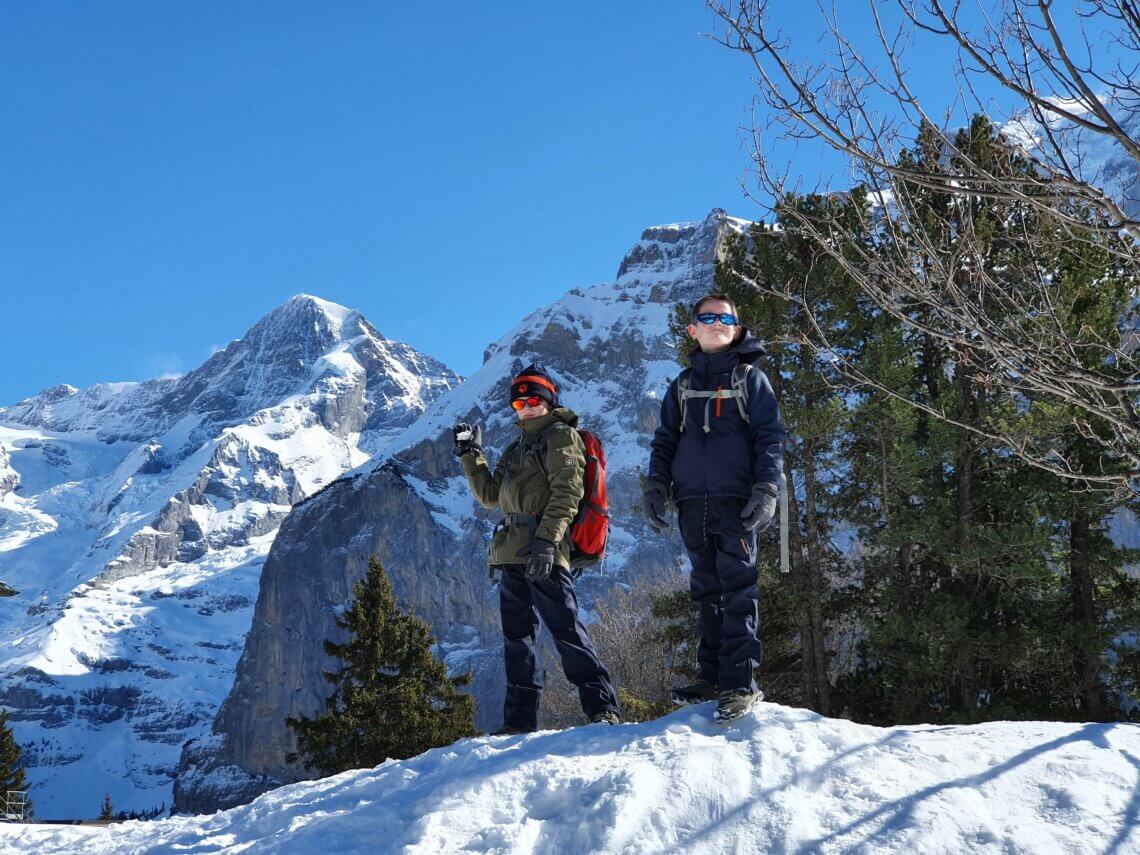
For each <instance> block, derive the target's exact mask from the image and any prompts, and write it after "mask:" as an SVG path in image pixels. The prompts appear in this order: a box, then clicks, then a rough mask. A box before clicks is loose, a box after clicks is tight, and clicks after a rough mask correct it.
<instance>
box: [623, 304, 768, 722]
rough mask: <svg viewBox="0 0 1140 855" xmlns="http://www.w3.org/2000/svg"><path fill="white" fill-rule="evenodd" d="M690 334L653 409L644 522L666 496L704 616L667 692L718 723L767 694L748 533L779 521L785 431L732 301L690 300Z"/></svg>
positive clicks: (659, 525) (655, 522)
mask: <svg viewBox="0 0 1140 855" xmlns="http://www.w3.org/2000/svg"><path fill="white" fill-rule="evenodd" d="M688 333H689V336H690V337H692V338H693V339H694V340H695V341H696V342H697V345H698V347H699V349H698V350H697V352H695V353H694V354H693V360H692V368H691V369H688V370H686V371H684V372H682V374H681V376H680V377H678V378H677V379H676V380H674V381H673V382H672V383H671V384H670V386H669V391H668V393H667V394H666V395H665V400H664V401H662V402H661V425H660V427H658V428H657V431H656V433H654V435H653V441H652V444H651V449H652V450H651V452H650V457H649V478H648V481H647V483H646V489H645V496H644V509H645V516H646V519H647V520H648V522H649V524H650V526H651V527H652V528H653V529H654V530H656V531H658V532H660V531H664V530H665V528H666V525H667V524H666V522H665V502H666V498H667V497H668V496H669V494H670V492H671V493H672V495H673V499H674V501H675V502H676V503H677V517H678V520H677V521H678V523H679V525H680V528H681V539H682V541H683V542H684V544H685V550H686V551H687V552H688V553H689V559H690V561H691V562H692V565H693V569H692V573H691V575H690V588H689V589H690V593H691V595H692V598H693V600H695V601H696V602H697V603H698V606H699V610H700V615H699V631H700V644H699V646H698V648H697V682H696V683H694V684H693V685H691V686H684V687H678V688H676V689H674V691H673V700H674V702H676V703H678V704H687V703H698V702H701V701H706V700H712V699H714V698H716V699H717V701H718V704H717V711H716V715H715V718H716V720H717V721H720V722H723V721H730V720H731V719H734V718H737V717H738V716H740V715H743V714H744V712H745V711H747V709H748V708H749V707H750V706H751V705H752V704H754V703H756V701H758V700H760V699H761V698H763V694H762V693H761V692H760V690H759V689H758V688H757V686H756V678H755V669H756V668H757V667H758V666H759V664H760V640H759V638H758V631H759V599H760V592H759V585H758V577H757V572H756V535H757V533H758V532H761V531H763V530H764V529H766V528H767V527H768V526H769V525H771V523H772V518H773V517H774V516H775V512H776V497H777V495H778V493H779V486H778V485H779V482H780V472H781V469H782V466H783V452H782V449H781V445H780V444H781V442H782V441H783V439H784V428H783V425H782V424H781V423H780V409H779V406H778V405H777V403H776V395H775V393H774V392H773V391H772V386H771V384H770V383H769V382H768V378H767V377H766V376H765V375H764V372H763V371H761V370H760V369H759V368H757V367H755V366H754V365H753V363H754V362H755V360H757V359H759V358H760V357H761V356H762V355H763V354H764V349H763V348H762V347H761V346H760V343H759V342H758V341H757V340H756V339H755V338H754V337H753V336H752V334H751V333H750V332H748V330H746V329H745V328H744V327H743V326H741V325H740V322H739V320H738V318H737V311H736V306H735V305H734V304H733V302H732V301H731V300H730V299H729V298H728V297H726V296H724V295H723V294H709V295H707V296H705V297H702V298H701V299H700V300H698V301H697V302H696V304H694V306H693V313H692V322H691V323H690V324H689V327H688Z"/></svg>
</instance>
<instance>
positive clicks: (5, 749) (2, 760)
mask: <svg viewBox="0 0 1140 855" xmlns="http://www.w3.org/2000/svg"><path fill="white" fill-rule="evenodd" d="M27 789H28V784H27V780H26V778H25V776H24V767H23V765H22V764H21V762H20V746H19V745H18V744H17V743H16V738H15V736H14V735H13V734H12V728H10V727H9V726H8V711H7V710H0V807H2V806H3V804H4V799H5V796H6V794H7V793H8V791H9V790H24V791H26V790H27ZM27 810H28V814H29V815H30V814H31V810H32V805H31V802H30V801H28V802H27Z"/></svg>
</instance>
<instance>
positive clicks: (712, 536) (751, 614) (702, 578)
mask: <svg viewBox="0 0 1140 855" xmlns="http://www.w3.org/2000/svg"><path fill="white" fill-rule="evenodd" d="M746 502H747V500H746V499H737V498H733V497H731V496H705V497H704V498H701V499H686V500H685V501H683V502H681V503H680V508H679V512H678V515H677V520H678V523H679V525H680V527H681V540H682V541H683V542H684V544H685V551H687V552H688V553H689V560H690V561H691V562H692V564H693V569H692V573H691V574H690V576H689V593H690V595H691V596H692V598H693V600H694V601H695V602H696V603H697V604H698V607H699V617H698V631H699V633H700V636H701V640H700V644H699V645H698V646H697V679H698V680H702V681H704V682H707V683H711V684H712V685H714V686H717V687H718V688H719V689H720V691H722V692H725V691H730V690H733V689H747V690H748V691H750V692H755V691H756V677H755V671H756V669H757V668H758V667H759V666H760V639H759V637H758V631H759V626H760V588H759V577H758V576H757V573H756V533H755V532H752V531H748V530H747V529H745V528H744V521H743V520H742V519H741V518H740V512H741V511H742V510H744V505H745V503H746Z"/></svg>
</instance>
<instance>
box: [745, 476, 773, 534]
mask: <svg viewBox="0 0 1140 855" xmlns="http://www.w3.org/2000/svg"><path fill="white" fill-rule="evenodd" d="M779 492H780V491H779V488H778V487H776V485H775V484H753V485H752V497H751V498H750V499H749V500H748V504H746V505H745V506H744V510H743V511H741V512H740V518H741V519H742V520H744V527H745V528H746V529H748V530H749V531H763V530H764V529H766V528H767V527H768V526H770V525H771V524H772V518H773V517H775V516H776V496H777V495H779Z"/></svg>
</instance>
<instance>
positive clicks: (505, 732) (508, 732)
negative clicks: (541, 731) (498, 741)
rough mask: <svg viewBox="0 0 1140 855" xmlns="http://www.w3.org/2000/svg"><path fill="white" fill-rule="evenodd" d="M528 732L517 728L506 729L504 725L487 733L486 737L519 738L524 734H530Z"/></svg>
mask: <svg viewBox="0 0 1140 855" xmlns="http://www.w3.org/2000/svg"><path fill="white" fill-rule="evenodd" d="M530 732H531V731H529V730H523V729H522V728H519V727H507V726H506V725H505V724H504V725H503V726H502V727H500V728H499V729H498V730H493V731H491V732H490V733H488V734H487V735H488V736H519V735H521V734H524V733H530Z"/></svg>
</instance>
